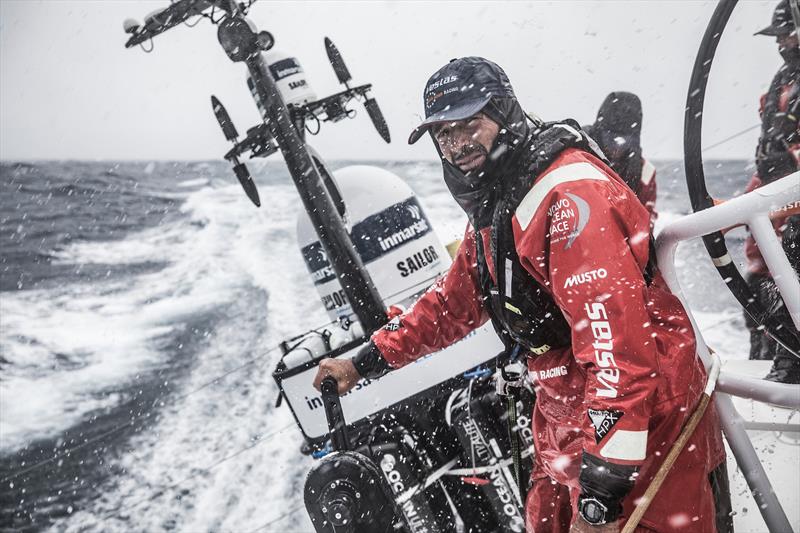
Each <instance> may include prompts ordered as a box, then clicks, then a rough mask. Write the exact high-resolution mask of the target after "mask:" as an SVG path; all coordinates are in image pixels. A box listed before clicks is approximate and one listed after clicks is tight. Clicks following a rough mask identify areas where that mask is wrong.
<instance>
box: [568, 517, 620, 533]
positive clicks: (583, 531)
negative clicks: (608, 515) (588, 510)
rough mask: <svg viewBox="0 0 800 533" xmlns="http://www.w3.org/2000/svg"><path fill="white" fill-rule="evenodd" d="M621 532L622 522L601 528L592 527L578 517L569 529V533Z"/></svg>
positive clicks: (618, 521)
mask: <svg viewBox="0 0 800 533" xmlns="http://www.w3.org/2000/svg"><path fill="white" fill-rule="evenodd" d="M621 530H622V520H617V521H616V522H614V523H611V524H605V525H602V526H593V525H591V524H589V523H588V522H586V520H584V519H583V518H581V517H580V516H579V517H578V518H576V519H575V523H573V524H572V527H571V528H569V533H619V532H620V531H621Z"/></svg>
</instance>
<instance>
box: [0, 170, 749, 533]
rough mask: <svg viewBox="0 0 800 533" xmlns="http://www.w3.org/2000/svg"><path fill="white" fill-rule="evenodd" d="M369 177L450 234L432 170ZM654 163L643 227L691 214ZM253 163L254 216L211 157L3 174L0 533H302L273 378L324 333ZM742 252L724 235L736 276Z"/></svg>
mask: <svg viewBox="0 0 800 533" xmlns="http://www.w3.org/2000/svg"><path fill="white" fill-rule="evenodd" d="M348 164H349V163H348V162H347V161H336V162H332V163H331V167H332V168H334V169H336V168H340V167H343V166H346V165H348ZM372 164H375V165H376V166H381V167H384V168H387V169H389V170H391V171H393V172H395V173H396V174H398V175H399V176H401V177H403V178H404V179H406V180H407V181H408V183H409V184H410V186H411V187H412V188H413V189H414V190H415V191H416V193H417V194H418V196H419V197H420V199H421V202H422V204H423V207H424V208H425V209H426V211H427V213H428V216H429V218H430V219H431V221H432V222H433V224H434V227H435V228H437V230H438V231H439V234H440V236H441V238H442V240H443V241H444V242H447V241H449V240H451V239H453V238H458V237H460V235H461V234H462V232H463V228H464V224H465V221H466V218H465V216H464V215H463V214H462V213H461V212H460V211H459V209H458V207H457V206H456V204H455V203H454V202H453V200H452V199H451V198H450V196H449V194H448V193H447V191H446V189H445V187H444V184H443V183H442V181H441V179H440V169H439V167H438V164H436V163H435V162H373V163H372ZM656 165H657V167H658V168H659V173H658V186H659V197H658V210H659V212H660V213H661V214H660V217H659V219H658V223H657V226H656V229H657V231H658V230H659V229H660V228H661V227H663V225H664V224H666V223H668V222H669V221H671V220H674V219H676V218H677V217H680V216H682V215H684V214H687V213H689V212H690V207H689V202H688V197H687V194H686V188H685V183H684V177H683V171H682V166H681V165H680V163H679V162H671V161H664V162H656ZM250 167H251V172H252V173H253V176H254V178H255V180H256V182H257V184H258V186H259V190H260V193H261V198H262V205H263V207H262V208H261V209H256V208H255V207H254V206H253V205H252V204H251V203H250V202H249V200H247V198H246V197H245V195H244V193H243V192H242V190H241V189H240V187H239V185H238V183H236V181H235V178H234V177H233V175H232V173H231V172H230V170H229V168H228V166H227V165H226V164H224V163H221V162H158V163H147V162H143V163H131V162H125V163H114V162H73V161H66V162H29V163H24V162H23V163H19V162H4V163H2V164H0V529H5V528H9V527H10V528H12V529H22V530H26V529H30V530H47V529H52V530H56V531H131V530H133V531H156V530H175V531H212V530H213V531H236V532H241V531H310V530H311V526H310V522H309V521H308V519H307V517H306V515H305V512H304V509H303V506H302V487H303V483H304V480H305V473H306V471H307V470H308V468H309V467H310V465H311V463H312V459H310V458H307V457H305V456H303V455H302V454H301V453H300V451H299V446H300V443H301V436H300V432H299V430H298V429H297V428H296V427H295V425H294V422H293V419H292V416H291V414H290V412H289V410H288V408H286V407H285V406H283V407H281V408H275V400H276V397H277V388H276V385H275V383H274V382H273V380H272V377H271V373H272V371H273V369H274V366H275V364H276V363H277V361H278V359H279V357H280V352H279V350H277V349H276V346H277V344H278V343H279V342H280V341H281V340H283V339H284V338H286V337H288V336H291V335H294V334H297V333H300V332H302V331H306V330H308V329H310V328H312V327H315V326H318V325H320V324H324V323H326V322H327V318H326V315H325V313H324V310H323V308H322V306H321V304H320V303H319V301H318V298H317V295H316V292H315V290H314V288H313V285H312V283H311V281H310V279H309V277H308V275H307V272H306V270H305V266H304V264H303V261H302V258H301V256H300V252H299V248H298V247H297V245H296V243H295V229H294V228H295V220H296V217H297V215H298V213H299V210H300V209H301V204H300V202H299V199H298V197H297V193H296V191H295V189H294V185H293V184H292V182H291V180H290V178H289V175H288V172H287V170H286V168H285V166H284V165H283V164H282V163H280V162H278V161H268V162H259V163H252V164H251V165H250ZM752 170H753V169H752V167H751V166H750V165H749V164H748V163H747V162H745V161H718V162H710V163H707V177H708V181H709V183H710V189H711V190H712V193H713V194H714V195H715V196H717V197H720V198H729V197H731V196H733V195H736V194H738V193H741V192H742V190H743V189H744V186H745V184H746V183H747V181H748V179H749V176H750V174H751V173H752ZM743 239H744V232H743V231H742V230H734V231H733V232H731V233H730V234H728V242H729V247H730V249H731V251H732V253H733V255H734V256H735V258H736V260H737V262H739V263H741V256H742V254H741V249H742V246H743ZM678 265H679V268H680V269H681V279H682V283H683V286H684V289H685V291H686V292H687V296H688V298H689V302H690V305H691V307H692V309H693V311H694V313H695V316H696V317H697V319H698V321H699V322H700V324H701V326H702V327H703V329H704V331H705V333H706V336H707V340H708V342H709V344H711V345H712V346H714V347H715V349H717V351H718V352H720V353H721V354H723V355H724V356H725V357H729V358H733V359H736V358H738V359H742V358H746V351H747V335H746V333H745V330H744V322H743V320H742V317H741V312H740V310H739V307H738V305H737V304H736V302H735V300H734V299H733V297H732V296H730V294H729V293H728V291H727V290H726V289H725V286H724V283H723V282H722V280H720V279H719V276H718V275H717V274H716V271H715V270H714V269H713V267H712V266H711V265H710V262H709V260H708V257H707V255H706V254H705V251H704V248H703V247H702V244H701V243H700V242H693V243H689V244H687V245H684V246H682V247H681V248H680V249H679V253H678ZM751 512H752V510H751Z"/></svg>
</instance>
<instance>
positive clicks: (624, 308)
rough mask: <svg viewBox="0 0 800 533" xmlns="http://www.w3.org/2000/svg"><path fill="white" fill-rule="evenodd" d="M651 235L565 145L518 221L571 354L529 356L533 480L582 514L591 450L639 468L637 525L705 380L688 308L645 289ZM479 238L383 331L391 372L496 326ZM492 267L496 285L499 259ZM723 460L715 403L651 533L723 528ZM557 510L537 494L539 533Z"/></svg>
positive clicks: (595, 162)
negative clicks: (717, 495) (718, 499)
mask: <svg viewBox="0 0 800 533" xmlns="http://www.w3.org/2000/svg"><path fill="white" fill-rule="evenodd" d="M649 228H650V221H649V214H648V212H647V210H646V209H645V208H644V207H643V206H642V204H641V203H640V202H639V201H637V200H636V197H635V196H634V194H633V192H632V191H631V190H630V189H629V188H628V187H627V186H626V185H625V184H624V183H623V182H622V180H621V179H620V178H619V177H617V176H616V174H614V172H613V171H612V170H611V169H610V168H609V167H607V166H606V165H605V164H604V163H603V162H601V161H600V160H599V159H597V158H595V157H594V156H592V155H590V154H588V153H587V152H584V151H582V150H579V149H575V148H570V149H567V150H565V151H564V152H563V153H562V154H561V155H559V157H558V158H557V159H556V160H555V161H554V162H553V163H552V164H551V165H550V166H549V167H548V168H547V170H546V171H545V172H543V173H542V174H541V175H540V176H539V177H538V179H537V180H536V182H535V183H534V185H533V187H532V188H531V190H530V192H528V193H527V195H526V196H525V198H524V199H523V200H522V202H521V203H520V204H519V206H518V208H517V210H516V213H515V215H514V217H513V219H512V229H513V236H514V242H515V245H516V251H517V254H518V255H519V258H520V261H521V264H522V265H523V267H524V268H525V269H526V270H527V272H529V273H530V275H531V276H532V277H533V278H534V279H535V280H536V282H538V283H539V284H540V285H541V286H542V287H544V289H545V290H546V291H547V292H548V293H549V294H550V295H551V296H552V297H553V299H554V301H555V303H556V304H557V305H558V307H559V308H560V309H561V311H562V312H563V315H564V318H565V319H566V321H567V323H568V324H569V325H570V327H571V332H572V333H571V346H570V347H566V348H561V349H552V350H550V351H549V352H547V353H545V354H543V355H540V356H532V357H530V358H529V359H528V368H529V376H530V378H531V379H532V380H533V382H534V384H535V389H536V391H537V400H536V404H535V408H534V413H533V434H534V439H535V446H536V461H535V468H534V473H533V478H534V479H533V481H534V487H535V486H536V482H537V480H538V481H542V480H545V481H546V482H547V483H549V482H550V481H549V480H552V481H554V482H556V483H558V484H560V485H562V486H565V487H566V488H567V489H568V491H569V494H570V499H571V502H567V505H571V506H572V507H573V509H574V508H575V506H576V505H577V497H578V495H579V493H580V485H579V479H578V478H579V474H580V465H581V457H582V453H584V452H586V453H588V454H591V455H593V456H595V457H598V458H601V459H602V460H604V461H607V462H610V463H614V464H619V465H626V466H639V467H640V469H639V473H638V478H637V482H636V484H635V486H634V488H633V490H632V492H631V493H630V494H629V495H628V496H627V497H626V498H625V499H624V500H623V516H628V515H629V514H630V512H631V510H632V507H633V501H635V499H636V498H638V497H639V496H641V494H642V493H643V492H644V490H645V489H646V488H647V486H648V484H649V481H650V479H651V478H652V476H653V475H654V473H655V471H656V470H657V468H658V466H659V465H660V463H661V461H662V460H663V458H664V457H665V456H666V454H667V452H668V450H669V447H670V446H671V445H672V443H673V442H674V441H675V440H676V438H677V436H678V434H679V433H680V430H681V428H682V426H683V425H684V423H685V421H686V420H687V419H688V417H689V416H690V415H691V413H692V411H693V410H694V408H695V406H696V404H697V402H698V400H699V397H700V395H701V393H702V389H703V387H704V384H705V380H706V374H705V371H704V369H703V366H702V363H701V362H700V361H699V359H698V358H697V357H696V356H695V342H694V336H693V332H692V328H691V325H690V323H689V320H688V317H687V316H686V312H685V311H684V309H683V308H682V306H681V304H680V303H679V301H678V299H677V298H676V297H675V296H674V295H672V294H671V293H670V292H669V290H668V289H667V287H666V285H665V284H664V283H663V280H662V279H661V277H660V276H656V279H655V280H654V281H653V282H652V283H651V285H650V286H647V285H646V283H645V281H644V277H643V274H642V272H643V270H644V268H645V265H646V264H647V261H648V254H649V246H650V240H649ZM489 234H490V230H489V229H488V228H487V229H486V230H484V231H483V232H481V234H480V238H482V239H484V247H485V249H489V241H488V239H489ZM475 239H476V234H475V232H474V231H473V230H472V229H471V228H468V230H467V232H466V235H465V238H464V240H463V242H462V244H461V246H460V248H459V250H458V252H457V254H456V257H455V259H454V262H453V265H452V266H451V268H450V270H449V271H448V273H447V274H446V275H445V276H444V277H443V278H441V279H440V280H439V281H438V282H437V283H436V284H435V285H434V286H432V287H431V288H430V289H429V290H428V291H427V292H426V293H425V294H424V295H423V296H422V297H421V298H420V299H419V300H418V301H417V302H416V303H415V304H414V305H413V306H412V307H410V308H409V309H408V310H407V311H406V312H405V313H404V314H403V315H402V316H401V317H399V322H397V321H393V322H394V324H393V327H392V328H388V329H381V330H379V331H378V332H376V333H375V334H374V335H373V337H372V340H373V342H374V344H375V346H376V347H377V348H378V350H379V351H380V352H381V355H382V357H383V358H384V359H385V361H386V362H387V363H388V364H389V366H391V367H393V368H398V367H401V366H403V365H406V364H408V363H410V362H412V361H414V360H416V359H417V358H419V357H422V356H424V355H427V354H429V353H431V352H434V351H437V350H440V349H442V348H444V347H446V346H448V345H450V344H452V343H453V342H455V341H457V340H459V339H461V338H462V337H464V336H465V335H466V334H467V333H469V332H470V331H472V330H473V329H475V328H477V327H479V326H480V325H482V324H483V323H485V322H486V321H487V320H488V319H489V315H488V311H487V309H486V308H485V307H484V305H483V301H482V296H481V290H480V285H479V278H478V272H477V268H476V255H477V254H476V244H475ZM487 255H488V254H487ZM487 261H488V262H489V265H488V266H489V271H490V273H491V275H492V277H493V278H494V276H495V274H494V265H492V264H491V257H487ZM723 459H724V448H723V446H722V442H721V434H720V432H719V428H718V424H717V418H716V412H715V411H714V409H713V406H712V408H710V409H709V410H708V412H707V413H706V416H705V417H704V420H703V421H702V422H701V424H700V426H699V427H698V429H697V431H696V432H695V433H694V435H693V437H692V438H691V440H690V443H689V445H687V447H686V449H685V450H684V452H683V453H682V454H681V456H680V458H679V459H678V462H677V463H676V465H675V466H674V467H673V471H672V473H671V474H670V476H669V477H668V478H667V481H666V483H665V484H664V486H663V487H662V489H661V491H660V493H659V498H657V500H656V501H655V502H654V503H653V504H652V506H651V507H650V509H649V510H648V512H647V514H646V515H645V518H644V520H643V521H642V524H643V525H644V526H646V527H648V528H650V529H652V530H654V531H664V532H666V531H692V532H709V533H711V532H713V531H714V530H715V527H714V513H713V497H712V494H711V491H710V487H709V484H708V477H707V476H708V474H709V472H710V471H711V470H713V469H714V468H715V467H716V466H717V465H719V464H720V462H721V461H722V460H723ZM540 492H541V491H536V490H532V491H531V494H532V495H533V494H538V493H540ZM545 492H546V491H545ZM532 500H533V501H532ZM552 506H553V502H551V501H536V497H533V498H531V497H529V498H528V516H529V526H528V527H529V530H533V529H534V528H535V530H536V531H540V530H541V531H563V530H564V529H563V528H564V527H568V525H567V526H565V525H563V524H561V525H557V524H556V523H554V521H552V520H551V522H550V525H549V526H547V528H545V524H544V523H543V524H540V525H541V527H542V529H540V527H539V525H537V524H532V523H530V522H531V521H535V520H538V517H539V516H543V517H544V519H543V521H545V522H546V520H547V517H546V513H544V511H543V513H544V514H543V513H540V512H538V511H537V509H539V510H542V509H545V508H552ZM532 508H533V511H532ZM549 512H551V513H552V510H551V511H549ZM567 516H569V514H567ZM572 516H573V517H574V516H576V513H575V512H572ZM531 517H533V518H531Z"/></svg>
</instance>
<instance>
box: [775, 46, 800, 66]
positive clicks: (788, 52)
mask: <svg viewBox="0 0 800 533" xmlns="http://www.w3.org/2000/svg"><path fill="white" fill-rule="evenodd" d="M778 52H780V54H781V57H782V58H783V60H784V61H786V64H787V65H789V66H790V67H792V68H795V69H796V68H800V48H799V47H797V46H787V47H780V48H779V49H778Z"/></svg>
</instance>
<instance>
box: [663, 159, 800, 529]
mask: <svg viewBox="0 0 800 533" xmlns="http://www.w3.org/2000/svg"><path fill="white" fill-rule="evenodd" d="M798 201H800V172H795V173H793V174H790V175H789V176H786V177H785V178H783V179H780V180H778V181H776V182H774V183H771V184H769V185H766V186H764V187H761V188H759V189H756V190H755V191H753V192H750V193H748V194H745V195H743V196H739V197H737V198H734V199H732V200H729V201H727V202H725V203H723V204H721V205H718V206H714V207H711V208H709V209H705V210H703V211H699V212H697V213H694V214H691V215H688V216H686V217H683V218H681V219H680V220H677V221H675V222H673V223H671V224H669V225H668V226H666V227H665V228H664V230H663V231H662V232H661V233H660V234H659V235H658V239H657V240H656V252H657V255H658V265H659V269H660V271H661V273H662V275H663V276H664V279H665V281H666V282H667V284H668V285H669V287H670V289H671V290H672V292H673V293H674V294H675V295H676V296H677V297H678V298H680V300H681V302H682V303H683V306H684V308H685V309H686V311H687V313H688V314H689V319H690V320H691V322H692V327H693V328H694V332H695V337H696V338H697V353H698V355H699V357H700V358H701V359H702V361H703V363H704V364H705V366H706V369H710V367H711V362H712V356H711V352H710V351H709V349H708V346H707V345H706V343H705V339H704V338H703V335H702V332H701V331H700V329H699V328H698V326H697V322H696V321H695V319H694V317H693V316H692V313H691V310H690V309H689V305H688V302H687V301H686V299H685V297H684V295H683V292H682V290H681V286H680V282H679V280H678V273H677V269H676V268H675V251H676V249H677V247H678V244H679V243H680V242H682V241H686V240H689V239H696V238H699V237H702V236H703V235H707V234H709V233H713V232H715V231H720V230H722V229H724V228H729V227H731V226H736V225H740V224H746V225H747V226H748V227H749V228H750V232H751V234H752V235H753V238H754V239H755V241H756V243H757V244H758V247H759V250H760V251H761V254H762V255H763V257H764V261H765V262H766V264H767V266H768V267H769V269H770V272H771V273H772V276H773V278H774V279H775V284H776V286H777V287H778V290H779V291H780V293H781V296H782V297H783V301H784V303H785V304H786V307H787V308H788V310H789V314H790V316H791V318H792V321H793V322H794V325H795V327H797V328H799V329H800V281H798V279H797V275H796V274H795V271H794V269H793V268H792V265H791V264H790V263H789V259H788V258H787V257H786V254H785V253H784V252H783V248H782V246H781V243H780V241H779V240H778V237H777V236H776V235H775V231H774V229H773V227H772V224H771V222H770V218H769V215H770V213H774V212H775V211H777V210H780V209H782V208H785V207H786V206H787V205H790V204H793V203H795V202H798ZM721 260H723V261H726V260H730V258H729V257H726V258H721ZM716 391H717V392H716V395H715V403H716V406H717V411H718V413H719V416H720V421H721V424H722V430H723V432H724V434H725V438H726V439H727V441H728V445H729V446H730V448H731V450H732V451H733V455H734V457H735V458H736V462H737V464H738V465H739V467H740V469H741V471H742V473H743V474H744V477H745V479H746V480H747V484H748V485H749V487H750V490H751V492H752V493H753V498H754V499H755V501H756V503H757V504H758V507H759V511H761V515H762V516H763V518H764V522H765V523H766V524H767V527H769V530H770V531H773V532H786V531H792V528H791V525H790V523H789V520H788V518H787V517H786V513H785V511H784V509H783V507H782V506H781V504H780V502H779V501H778V498H777V495H776V494H775V491H774V490H773V488H772V484H771V483H770V481H769V479H768V478H767V475H766V472H765V471H764V466H763V465H762V464H761V461H760V459H759V458H758V455H757V454H756V451H755V449H754V448H753V444H752V442H751V441H750V437H749V436H748V435H747V431H746V428H745V421H744V419H743V418H742V416H741V415H740V414H739V412H738V411H737V410H736V408H735V407H734V405H733V401H732V399H731V395H733V396H739V397H742V398H750V399H753V400H757V401H760V402H766V403H770V404H773V405H777V406H781V407H787V408H791V409H800V385H786V384H781V383H773V382H770V381H765V380H760V379H754V378H751V377H747V376H741V375H738V374H732V373H730V372H724V371H723V372H721V373H720V375H719V379H718V381H717V388H716Z"/></svg>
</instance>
